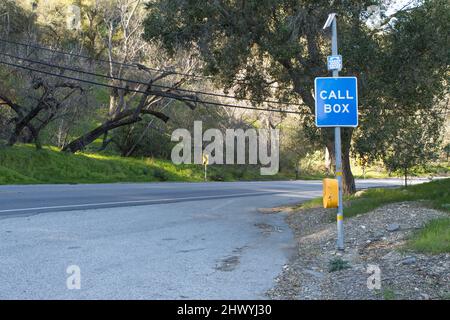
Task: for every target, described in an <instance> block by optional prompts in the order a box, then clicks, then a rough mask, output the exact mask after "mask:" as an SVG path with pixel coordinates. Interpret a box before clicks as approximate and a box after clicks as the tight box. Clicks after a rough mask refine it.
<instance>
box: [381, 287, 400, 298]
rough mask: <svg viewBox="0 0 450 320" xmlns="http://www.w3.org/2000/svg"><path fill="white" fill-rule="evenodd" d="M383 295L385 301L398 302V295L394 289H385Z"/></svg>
mask: <svg viewBox="0 0 450 320" xmlns="http://www.w3.org/2000/svg"><path fill="white" fill-rule="evenodd" d="M381 295H382V296H383V299H384V300H396V299H397V295H396V294H395V292H394V290H392V289H383V291H382V293H381Z"/></svg>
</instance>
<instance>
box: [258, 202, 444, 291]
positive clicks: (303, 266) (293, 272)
mask: <svg viewBox="0 0 450 320" xmlns="http://www.w3.org/2000/svg"><path fill="white" fill-rule="evenodd" d="M334 214H335V213H334V211H333V210H325V209H321V208H316V209H307V210H301V211H297V212H290V213H289V215H288V217H287V221H288V223H289V225H290V227H291V228H292V229H293V231H294V234H295V237H296V241H297V245H298V248H297V254H296V255H295V256H293V257H292V259H291V260H290V262H289V263H288V264H287V265H286V266H285V267H284V270H283V272H282V273H281V275H280V276H279V277H278V278H277V280H276V281H277V284H276V286H275V287H274V288H273V289H271V290H269V292H268V293H267V294H268V296H269V297H270V298H273V299H448V298H449V296H450V254H439V255H425V254H418V253H415V252H412V251H408V250H406V249H404V244H405V241H406V239H407V238H408V237H409V236H410V235H411V233H412V232H413V231H414V230H417V229H420V228H421V227H423V225H424V224H426V223H427V222H428V221H430V220H432V219H436V218H439V217H443V216H448V215H447V214H446V213H444V212H441V211H437V210H434V209H430V208H426V207H424V206H422V205H421V204H420V203H418V202H404V203H397V204H391V205H386V206H383V207H380V208H378V209H376V210H374V211H372V212H369V213H366V214H361V215H359V216H356V217H353V218H349V219H346V220H345V221H344V224H345V235H346V241H345V245H346V250H345V252H344V253H340V252H336V250H335V237H336V224H335V222H334V219H335V218H334ZM330 261H335V262H336V261H337V262H342V261H346V262H347V263H348V265H347V266H348V268H347V269H342V270H338V271H334V272H330ZM369 265H375V266H376V267H378V268H379V270H380V271H381V273H380V275H381V289H379V290H378V289H372V290H370V289H368V285H367V283H368V278H369V276H371V274H370V273H368V266H369Z"/></svg>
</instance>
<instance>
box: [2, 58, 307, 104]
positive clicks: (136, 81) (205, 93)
mask: <svg viewBox="0 0 450 320" xmlns="http://www.w3.org/2000/svg"><path fill="white" fill-rule="evenodd" d="M0 55H3V56H7V57H10V58H14V59H19V60H23V61H27V62H30V63H35V64H40V65H45V66H48V67H52V68H59V69H65V70H69V71H73V72H78V73H84V74H89V75H92V76H96V77H102V78H106V79H112V80H118V81H123V82H130V83H134V84H143V85H147V83H145V82H142V81H138V80H133V79H127V78H121V77H114V76H108V75H104V74H100V73H95V72H90V71H86V70H81V69H78V68H72V67H67V66H61V65H56V64H52V63H48V62H45V61H41V60H34V59H29V58H25V57H19V56H16V55H11V54H8V53H4V52H0ZM168 72H169V71H168ZM152 86H153V87H157V88H164V89H174V88H172V87H170V86H165V85H159V84H152ZM176 90H177V91H182V92H189V93H193V94H201V95H208V96H214V97H221V98H229V99H235V100H246V101H252V102H258V103H262V102H264V103H273V104H280V105H293V106H303V105H302V104H300V103H288V102H282V101H276V100H256V99H250V98H238V97H235V96H231V95H226V94H220V93H214V92H205V91H199V90H190V89H183V88H176Z"/></svg>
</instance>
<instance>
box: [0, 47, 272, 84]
mask: <svg viewBox="0 0 450 320" xmlns="http://www.w3.org/2000/svg"><path fill="white" fill-rule="evenodd" d="M0 42H3V43H9V44H15V45H18V46H24V47H29V48H34V49H38V50H43V51H48V52H53V53H58V54H62V55H68V56H73V57H78V58H82V59H86V60H91V61H98V62H103V63H108V64H109V63H111V64H114V65H120V66H124V67H129V68H137V69H140V70H142V67H144V68H145V69H148V70H151V71H154V72H159V73H164V72H168V71H169V70H162V69H158V68H151V67H147V66H144V65H141V64H139V63H126V62H119V61H114V60H111V61H110V60H106V59H100V58H92V57H89V56H86V55H82V54H78V53H72V52H67V51H62V50H56V49H50V48H46V47H43V46H39V45H36V44H27V43H23V42H17V41H11V40H6V39H2V38H0ZM172 73H173V74H175V75H181V76H185V77H191V78H197V79H213V78H214V77H213V76H203V75H197V74H193V73H183V72H176V71H173V72H172ZM236 80H237V82H239V83H243V84H248V82H246V81H245V80H243V79H236ZM266 86H267V87H269V88H276V87H275V86H272V85H270V84H266Z"/></svg>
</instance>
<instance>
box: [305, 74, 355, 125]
mask: <svg viewBox="0 0 450 320" xmlns="http://www.w3.org/2000/svg"><path fill="white" fill-rule="evenodd" d="M314 87H315V98H316V126H318V127H357V126H358V81H357V79H356V77H338V78H334V77H333V78H316V80H315V82H314Z"/></svg>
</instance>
